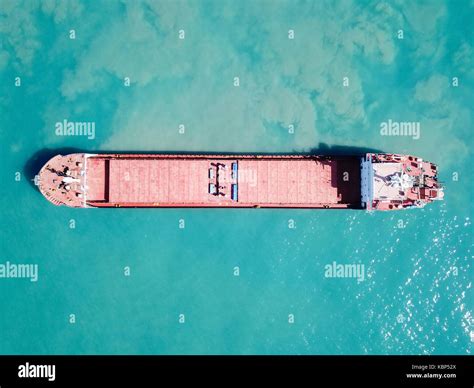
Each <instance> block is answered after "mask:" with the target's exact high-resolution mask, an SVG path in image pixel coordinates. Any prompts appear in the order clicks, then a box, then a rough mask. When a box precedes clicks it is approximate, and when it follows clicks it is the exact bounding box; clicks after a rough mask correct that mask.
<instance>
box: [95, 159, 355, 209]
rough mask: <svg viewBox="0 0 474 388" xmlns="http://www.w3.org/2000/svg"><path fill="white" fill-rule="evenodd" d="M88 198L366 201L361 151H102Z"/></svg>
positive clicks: (216, 202)
mask: <svg viewBox="0 0 474 388" xmlns="http://www.w3.org/2000/svg"><path fill="white" fill-rule="evenodd" d="M87 187H88V190H87V202H88V204H89V205H90V206H99V207H100V206H116V207H132V206H133V207H147V206H163V207H341V208H348V207H359V206H360V165H359V158H356V157H353V158H350V157H346V158H321V157H319V158H316V157H292V156H288V157H284V156H281V157H278V156H277V157H271V156H268V157H266V156H259V157H252V156H244V157H242V156H225V157H224V156H222V155H221V156H216V157H209V156H195V155H194V156H191V155H189V156H176V155H174V156H164V155H162V156H157V155H153V156H151V155H150V156H148V157H147V156H137V155H135V156H133V155H127V156H123V155H121V157H114V155H100V156H95V157H90V158H88V161H87Z"/></svg>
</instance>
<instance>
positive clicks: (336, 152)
mask: <svg viewBox="0 0 474 388" xmlns="http://www.w3.org/2000/svg"><path fill="white" fill-rule="evenodd" d="M382 152H383V151H381V150H377V149H373V148H366V147H351V146H344V145H328V144H326V143H319V144H318V146H317V147H314V148H311V149H310V150H309V151H298V150H293V151H288V152H242V151H241V152H228V151H226V152H221V151H217V150H216V151H163V150H153V151H151V150H139V151H137V150H134V151H123V150H119V151H116V150H97V149H94V150H91V149H88V150H86V149H80V148H73V147H63V148H43V149H41V150H39V151H37V152H35V153H34V154H33V156H31V157H30V158H29V159H28V160H27V161H26V163H25V165H24V167H23V175H24V176H25V177H26V178H28V181H29V182H30V184H31V185H32V186H33V187H35V188H36V185H35V183H34V179H35V176H36V175H37V174H38V172H39V171H40V169H41V167H43V166H44V165H45V164H46V162H47V161H48V160H49V159H51V158H52V157H54V156H56V155H58V154H61V155H67V154H74V153H91V154H155V153H156V154H176V155H216V154H219V155H256V154H258V155H293V154H294V155H308V156H310V155H321V156H331V155H332V156H363V155H365V154H366V153H382Z"/></svg>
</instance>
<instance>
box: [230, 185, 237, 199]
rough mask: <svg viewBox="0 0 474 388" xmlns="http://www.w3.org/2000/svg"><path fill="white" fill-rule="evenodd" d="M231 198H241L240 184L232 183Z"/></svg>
mask: <svg viewBox="0 0 474 388" xmlns="http://www.w3.org/2000/svg"><path fill="white" fill-rule="evenodd" d="M231 198H232V200H233V201H238V200H239V185H237V184H235V183H234V184H232V189H231Z"/></svg>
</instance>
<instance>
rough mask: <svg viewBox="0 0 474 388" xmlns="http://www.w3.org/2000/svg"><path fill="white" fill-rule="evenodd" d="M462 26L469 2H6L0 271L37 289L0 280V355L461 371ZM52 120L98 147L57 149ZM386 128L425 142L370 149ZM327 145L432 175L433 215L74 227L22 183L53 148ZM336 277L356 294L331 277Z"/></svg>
mask: <svg viewBox="0 0 474 388" xmlns="http://www.w3.org/2000/svg"><path fill="white" fill-rule="evenodd" d="M472 20H474V12H473V6H472V2H471V3H470V4H469V1H449V2H444V1H428V2H418V1H416V2H415V1H393V2H370V1H353V2H351V1H335V2H334V1H327V2H326V1H301V2H293V1H292V2H286V1H278V0H274V1H238V2H234V1H217V0H215V1H199V2H198V1H186V2H183V1H143V2H140V1H120V2H119V1H42V2H39V1H12V0H7V1H5V0H4V1H2V2H1V3H0V81H1V95H0V140H1V162H2V166H1V187H0V193H1V196H2V201H1V202H0V215H1V218H0V225H1V241H0V264H4V263H6V262H7V261H9V262H11V263H31V264H38V266H39V277H38V281H37V282H31V281H29V280H28V279H0V353H2V354H470V353H471V352H472V345H473V341H474V339H473V338H474V327H473V325H474V321H473V319H474V318H473V316H472V309H473V292H472V280H473V275H474V274H473V269H472V259H473V245H474V244H473V231H472V217H473V205H472V200H473V197H472V193H473V184H472V178H473V174H472V167H473V165H474V163H473V162H474V160H473V154H472V146H473V135H472V134H473V124H474V120H473V110H472V101H473V100H474V99H473V97H474V96H473V88H474V70H473V68H474V66H473V57H474V54H473V53H474V51H473V50H474V49H473V41H474V39H473V32H472V31H473V26H472ZM71 30H74V32H75V39H70V37H71ZM180 30H183V31H181V32H180ZM289 30H293V33H294V35H293V39H289ZM399 30H403V39H399V37H400V35H399V34H400V32H399ZM182 32H184V39H180V33H181V36H182ZM16 77H20V79H21V80H20V82H21V84H20V85H19V86H16V85H15V82H17V84H18V80H17V79H16ZM126 77H129V78H130V86H125V85H124V79H125V78H126ZM235 77H238V82H239V86H235V82H236V80H235ZM344 77H347V78H348V82H349V83H348V85H347V82H346V86H345V85H344V80H345V79H344ZM453 77H457V79H458V86H455V85H453V82H454V81H453ZM346 81H347V80H346ZM64 119H67V120H70V121H81V122H95V138H94V139H87V138H86V137H84V136H82V137H81V136H70V137H64V136H57V135H56V134H55V123H56V122H60V121H62V120H64ZM389 119H392V120H393V121H400V122H405V121H409V122H420V126H421V133H420V137H419V139H414V138H413V137H410V136H381V135H380V123H381V122H385V121H388V120H389ZM180 125H184V128H185V130H184V133H180V131H179V128H180ZM290 125H293V127H294V133H289V131H288V128H289V126H290ZM181 128H182V127H181ZM323 145H328V146H349V147H360V148H372V149H377V150H381V151H386V152H399V153H410V154H415V155H417V156H420V157H423V158H425V159H428V160H431V161H433V162H435V163H437V164H438V165H439V166H440V178H441V180H442V181H444V182H445V186H446V189H445V192H446V197H445V201H444V202H442V203H435V204H432V205H430V206H427V207H426V208H425V209H423V210H413V211H402V212H389V213H385V212H379V213H366V212H363V211H322V210H317V211H311V210H254V209H252V210H235V209H234V210H202V209H190V210H183V209H167V210H157V209H149V210H146V209H145V210H122V209H120V210H98V209H69V208H64V207H54V206H52V205H51V204H49V203H48V202H47V201H46V200H44V199H43V198H42V196H41V195H40V193H39V192H38V191H37V190H36V189H35V187H34V185H33V184H32V182H31V181H30V179H32V178H33V176H34V174H35V172H36V171H35V168H37V167H39V166H38V163H39V162H40V161H41V158H42V157H44V156H45V155H46V154H48V152H49V153H50V154H51V155H52V154H54V152H55V151H56V150H59V151H61V150H63V149H67V148H76V149H79V150H84V151H91V152H95V151H108V150H123V151H130V150H134V151H206V152H211V151H226V152H230V151H236V152H307V151H309V150H311V149H314V148H316V149H318V148H321V147H322V146H323ZM17 173H19V175H18V174H17ZM16 178H17V179H19V180H17V179H16ZM71 220H74V223H75V225H74V226H75V228H71V227H70V226H71ZM181 220H183V221H184V228H180V227H179V226H180V223H181V225H182V224H183V221H181ZM291 220H293V222H294V224H295V226H296V228H293V229H292V228H289V227H288V226H289V224H291ZM401 224H403V226H404V227H402V228H400V227H399V226H400V225H401ZM334 261H335V262H337V263H341V264H351V263H358V264H364V265H365V280H364V281H362V282H359V283H358V282H357V281H356V280H355V279H349V278H346V279H330V278H326V277H325V276H324V272H325V265H327V264H331V263H332V262H334ZM125 267H129V268H130V276H125V273H124V272H125V270H124V268H125ZM235 267H239V271H240V274H239V276H234V271H235ZM71 314H74V315H75V322H74V323H71ZM180 314H183V315H184V323H180ZM290 315H291V316H290ZM289 317H290V318H291V317H293V318H294V323H289V320H290V318H289ZM181 318H182V316H181Z"/></svg>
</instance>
